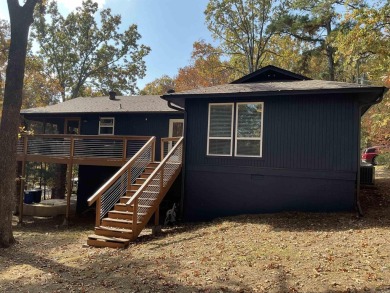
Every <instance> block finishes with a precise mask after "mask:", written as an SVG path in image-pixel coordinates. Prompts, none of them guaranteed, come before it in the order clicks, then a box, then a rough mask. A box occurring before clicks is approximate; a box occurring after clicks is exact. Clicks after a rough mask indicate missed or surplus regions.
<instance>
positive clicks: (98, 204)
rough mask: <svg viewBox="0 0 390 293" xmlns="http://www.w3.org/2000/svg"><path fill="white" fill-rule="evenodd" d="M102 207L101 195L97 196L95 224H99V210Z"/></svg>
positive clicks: (97, 225)
mask: <svg viewBox="0 0 390 293" xmlns="http://www.w3.org/2000/svg"><path fill="white" fill-rule="evenodd" d="M101 208H102V196H99V198H98V199H97V200H96V220H95V226H96V227H99V226H100V210H101Z"/></svg>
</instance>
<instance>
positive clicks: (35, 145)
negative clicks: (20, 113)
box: [17, 134, 150, 164]
mask: <svg viewBox="0 0 390 293" xmlns="http://www.w3.org/2000/svg"><path fill="white" fill-rule="evenodd" d="M149 139H150V137H146V136H117V135H115V136H103V135H67V134H63V135H58V134H55V135H50V134H44V135H22V137H21V138H20V139H19V140H18V144H17V153H18V155H23V156H27V157H28V156H33V157H34V159H35V160H36V159H39V158H37V156H40V159H42V160H44V159H45V157H50V158H55V157H58V158H60V159H69V160H80V162H81V161H85V160H95V161H96V162H98V161H99V160H105V159H108V160H117V161H126V160H128V159H129V158H131V157H133V156H134V155H135V154H136V153H137V152H138V151H139V150H140V149H141V148H142V146H143V145H145V142H147V141H148V140H149ZM25 158H26V157H25ZM27 159H28V158H27ZM96 162H95V164H96Z"/></svg>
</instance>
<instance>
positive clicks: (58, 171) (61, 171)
mask: <svg viewBox="0 0 390 293" xmlns="http://www.w3.org/2000/svg"><path fill="white" fill-rule="evenodd" d="M66 170H67V165H65V164H56V167H55V175H54V187H53V189H52V193H51V198H58V199H63V198H65V186H66Z"/></svg>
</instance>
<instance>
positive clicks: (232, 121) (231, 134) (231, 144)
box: [207, 103, 234, 157]
mask: <svg viewBox="0 0 390 293" xmlns="http://www.w3.org/2000/svg"><path fill="white" fill-rule="evenodd" d="M213 105H216V106H224V105H230V106H231V107H232V120H231V125H230V137H210V113H211V111H210V110H211V106H213ZM233 123H234V103H209V113H208V124H207V155H208V156H218V157H231V156H232V154H233V125H234V124H233ZM210 139H230V153H229V154H226V155H223V154H210V149H209V146H210Z"/></svg>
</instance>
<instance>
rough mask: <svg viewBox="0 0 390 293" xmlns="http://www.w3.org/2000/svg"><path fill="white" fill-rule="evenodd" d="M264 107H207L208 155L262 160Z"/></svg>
mask: <svg viewBox="0 0 390 293" xmlns="http://www.w3.org/2000/svg"><path fill="white" fill-rule="evenodd" d="M263 107H264V104H263V103H262V102H247V103H235V104H234V103H228V104H222V103H221V104H209V124H208V125H209V128H208V140H207V154H208V155H216V156H232V155H233V153H234V156H237V157H261V156H262V136H263V110H264V109H263ZM233 121H235V122H234V123H233ZM233 125H234V126H235V129H234V131H233ZM233 133H234V137H233ZM233 140H234V151H233Z"/></svg>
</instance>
